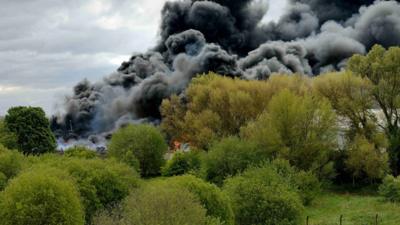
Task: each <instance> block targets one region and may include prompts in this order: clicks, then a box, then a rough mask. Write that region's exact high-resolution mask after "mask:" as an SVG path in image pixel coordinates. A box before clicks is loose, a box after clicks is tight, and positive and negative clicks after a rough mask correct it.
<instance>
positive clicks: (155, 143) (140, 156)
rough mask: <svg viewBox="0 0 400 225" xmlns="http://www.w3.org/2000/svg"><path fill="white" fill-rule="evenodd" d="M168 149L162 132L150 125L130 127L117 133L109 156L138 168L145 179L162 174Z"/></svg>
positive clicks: (112, 141)
mask: <svg viewBox="0 0 400 225" xmlns="http://www.w3.org/2000/svg"><path fill="white" fill-rule="evenodd" d="M167 149H168V145H167V144H166V143H165V140H164V138H163V136H162V135H161V133H160V131H159V130H158V129H157V128H155V127H153V126H150V125H129V126H126V127H124V128H121V129H120V130H118V131H117V132H115V133H114V134H113V136H112V138H111V141H110V143H109V146H108V154H109V155H110V156H111V157H114V158H116V159H118V160H120V161H122V162H126V163H128V164H129V165H131V166H132V167H134V168H137V162H139V164H140V173H141V175H142V176H143V177H149V176H155V175H158V174H160V169H161V166H163V164H164V154H165V153H166V151H167Z"/></svg>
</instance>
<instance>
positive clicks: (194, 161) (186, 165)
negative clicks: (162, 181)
mask: <svg viewBox="0 0 400 225" xmlns="http://www.w3.org/2000/svg"><path fill="white" fill-rule="evenodd" d="M199 154H200V153H199V152H198V151H190V152H177V153H175V154H174V155H173V157H172V159H170V160H169V161H167V163H166V164H165V166H164V167H163V168H162V170H161V173H162V175H163V176H166V177H169V176H176V175H183V174H186V173H189V172H194V171H198V170H199V169H200V164H201V160H200V155H199Z"/></svg>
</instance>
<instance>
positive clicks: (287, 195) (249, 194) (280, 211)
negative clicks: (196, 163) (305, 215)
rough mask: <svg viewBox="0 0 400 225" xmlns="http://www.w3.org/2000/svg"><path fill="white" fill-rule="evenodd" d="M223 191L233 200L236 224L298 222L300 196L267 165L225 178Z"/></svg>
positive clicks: (276, 224) (300, 212) (287, 224)
mask: <svg viewBox="0 0 400 225" xmlns="http://www.w3.org/2000/svg"><path fill="white" fill-rule="evenodd" d="M224 190H225V191H226V192H227V193H228V195H229V196H230V198H231V200H232V207H233V211H234V213H235V218H236V223H237V224H241V225H254V224H257V225H258V224H259V225H263V224H274V225H297V224H300V219H301V214H302V210H303V206H302V204H301V200H300V197H299V195H298V194H297V193H296V192H295V191H293V189H292V188H291V187H290V186H289V185H288V184H287V183H286V182H284V181H283V179H282V177H280V176H279V175H278V174H277V172H276V171H275V170H273V169H271V168H270V167H269V166H268V167H260V168H250V169H249V170H246V171H245V172H244V173H243V174H242V175H239V176H236V177H233V178H229V179H227V180H226V182H225V184H224Z"/></svg>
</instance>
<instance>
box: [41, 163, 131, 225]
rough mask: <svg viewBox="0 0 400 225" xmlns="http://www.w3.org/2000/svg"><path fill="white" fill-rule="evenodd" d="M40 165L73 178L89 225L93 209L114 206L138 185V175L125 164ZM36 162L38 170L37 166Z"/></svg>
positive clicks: (94, 210)
mask: <svg viewBox="0 0 400 225" xmlns="http://www.w3.org/2000/svg"><path fill="white" fill-rule="evenodd" d="M48 159H49V160H46V159H45V160H44V161H42V163H41V164H42V165H43V164H45V166H52V167H55V168H59V169H63V170H65V171H66V172H67V173H68V174H69V175H70V176H71V177H72V178H74V180H75V182H76V184H77V187H78V191H79V192H80V194H81V197H82V202H83V206H84V208H85V215H86V216H85V218H86V221H87V222H88V223H89V222H90V221H91V219H92V216H93V215H94V213H95V212H96V211H97V210H102V209H104V208H107V207H110V206H112V205H115V204H118V203H119V202H120V201H121V200H122V199H124V198H125V197H126V196H128V194H129V190H130V189H131V188H134V187H136V186H137V185H138V175H137V174H136V172H135V171H134V170H133V169H132V168H130V167H129V166H127V165H125V164H121V163H118V162H116V161H113V160H101V159H78V158H70V159H65V158H64V159H63V158H59V160H57V159H56V158H51V157H50V158H48ZM40 166H41V165H40V163H39V165H38V167H40Z"/></svg>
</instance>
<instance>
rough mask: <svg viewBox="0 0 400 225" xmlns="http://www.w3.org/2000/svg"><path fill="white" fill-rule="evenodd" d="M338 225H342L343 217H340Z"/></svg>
mask: <svg viewBox="0 0 400 225" xmlns="http://www.w3.org/2000/svg"><path fill="white" fill-rule="evenodd" d="M340 225H343V215H340Z"/></svg>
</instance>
